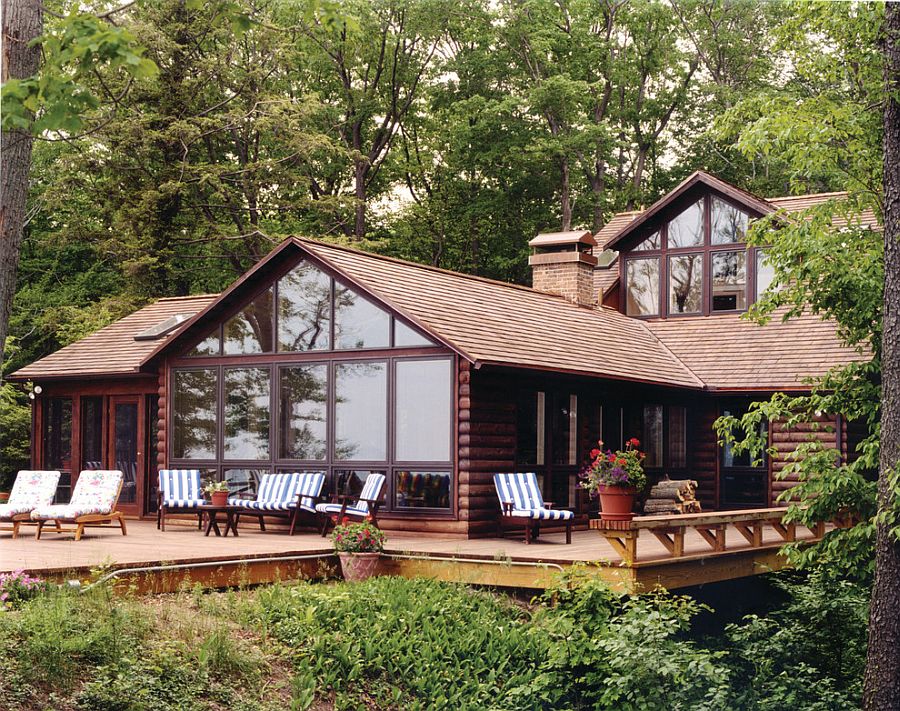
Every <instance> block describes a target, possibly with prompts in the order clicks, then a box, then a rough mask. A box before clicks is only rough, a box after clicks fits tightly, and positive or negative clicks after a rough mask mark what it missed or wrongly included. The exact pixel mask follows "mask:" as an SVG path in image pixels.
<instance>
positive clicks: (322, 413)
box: [278, 364, 328, 461]
mask: <svg viewBox="0 0 900 711" xmlns="http://www.w3.org/2000/svg"><path fill="white" fill-rule="evenodd" d="M280 373H281V375H280V389H279V398H280V399H279V408H278V411H279V413H280V417H281V427H280V430H279V432H280V435H281V450H280V456H281V458H282V459H304V460H310V461H321V460H324V459H325V455H326V453H327V431H328V427H327V424H328V423H327V417H328V415H327V412H328V366H327V365H325V364H317V365H300V366H291V367H284V368H281V371H280Z"/></svg>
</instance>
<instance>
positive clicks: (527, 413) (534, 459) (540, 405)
mask: <svg viewBox="0 0 900 711" xmlns="http://www.w3.org/2000/svg"><path fill="white" fill-rule="evenodd" d="M544 404H545V395H544V393H543V392H540V391H534V390H523V391H520V392H519V397H518V401H517V403H516V466H518V467H522V468H525V467H534V466H543V465H544V435H545V430H544Z"/></svg>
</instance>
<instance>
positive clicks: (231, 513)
mask: <svg viewBox="0 0 900 711" xmlns="http://www.w3.org/2000/svg"><path fill="white" fill-rule="evenodd" d="M200 511H202V512H203V513H204V514H206V531H205V533H204V534H203V535H204V536H208V535H209V532H210V531H214V532H215V534H216V535H217V536H227V535H228V532H229V531H231V533H232V535H234V536H235V537H237V535H238V530H237V523H238V517H239V514H240V512H241V507H240V506H230V505H228V504H226V505H225V506H213V505H212V504H203V505H201V506H200ZM219 514H224V516H225V533H224V534H223V533H222V532H221V531H220V530H219V522H218V516H219Z"/></svg>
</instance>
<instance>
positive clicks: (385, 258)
mask: <svg viewBox="0 0 900 711" xmlns="http://www.w3.org/2000/svg"><path fill="white" fill-rule="evenodd" d="M293 239H295V240H297V241H299V242H301V243H302V242H307V243H310V244H314V245H318V246H321V247H325V248H326V249H337V250H340V251H343V252H350V253H352V254H359V255H362V256H364V257H372V258H374V259H380V260H382V261H385V262H392V263H393V264H401V265H403V266H407V267H418V268H419V269H424V270H426V271H430V272H437V273H438V274H447V275H448V276H455V277H460V278H462V279H471V280H472V281H479V282H483V283H485V284H493V285H495V286H503V287H506V288H508V289H517V290H519V291H525V292H527V293H530V294H537V295H538V296H546V297H549V298H551V299H554V300H557V301H562V302H563V303H565V304H572V306H580V307H582V308H591V307H584V306H581V304H575V303H573V302H571V301H569V300H568V299H567V298H565V297H564V296H560V295H559V294H551V293H550V292H549V291H541V290H540V289H535V288H534V287H533V286H524V285H523V284H513V283H512V282H508V281H502V280H500V279H491V278H490V277H483V276H478V275H477V274H467V273H466V272H457V271H454V270H453V269H444V268H443V267H435V266H432V265H431V264H422V263H421V262H413V261H410V260H408V259H400V258H398V257H391V256H388V255H387V254H378V253H377V252H367V251H366V250H364V249H357V248H355V247H347V246H346V245H343V244H332V243H331V242H323V241H321V240H317V239H311V238H309V237H293Z"/></svg>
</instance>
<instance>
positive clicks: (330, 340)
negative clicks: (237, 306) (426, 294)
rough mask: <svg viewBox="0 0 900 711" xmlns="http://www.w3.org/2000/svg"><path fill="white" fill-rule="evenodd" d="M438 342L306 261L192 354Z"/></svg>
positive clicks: (419, 345)
mask: <svg viewBox="0 0 900 711" xmlns="http://www.w3.org/2000/svg"><path fill="white" fill-rule="evenodd" d="M435 345H436V344H435V343H434V342H433V341H432V340H431V339H429V338H428V337H427V336H425V335H424V334H423V333H421V332H420V331H419V330H418V329H416V328H414V327H413V326H411V325H409V324H406V323H404V322H403V321H401V320H399V319H396V318H394V317H392V316H391V314H390V313H389V312H388V311H386V310H385V309H383V308H382V307H381V306H378V305H377V304H376V303H375V302H374V301H373V300H372V299H371V298H368V297H366V296H364V295H363V294H361V293H359V292H358V291H357V290H355V289H353V288H352V287H350V286H348V285H346V284H342V283H341V282H339V281H336V280H335V279H334V278H332V277H331V275H329V274H327V273H326V272H324V271H323V270H321V269H319V268H318V267H317V266H315V265H314V264H312V263H311V262H308V261H302V262H300V263H299V264H297V266H295V267H294V268H293V269H291V270H290V271H289V272H288V273H287V274H285V275H284V276H282V277H281V278H280V279H278V281H277V282H276V283H275V284H274V285H273V286H271V287H269V288H268V289H266V290H265V291H263V292H262V293H260V294H259V295H257V296H256V297H255V298H254V299H253V300H252V301H250V302H249V303H247V304H246V305H245V306H244V307H243V308H242V309H241V310H240V311H238V312H237V313H236V314H234V315H233V316H231V317H230V318H229V319H228V320H226V321H225V323H224V324H223V325H222V326H221V327H220V328H216V330H214V331H213V332H212V333H210V334H209V335H208V336H207V337H206V338H204V339H203V340H202V341H200V342H199V343H197V344H196V345H195V346H194V347H193V348H191V349H190V350H189V351H188V352H187V353H185V355H186V356H189V357H202V356H207V357H208V356H217V355H231V356H233V355H250V354H256V353H271V352H272V351H273V350H275V351H277V352H279V353H302V352H308V351H341V350H357V349H380V348H391V347H393V348H427V347H429V346H435Z"/></svg>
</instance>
